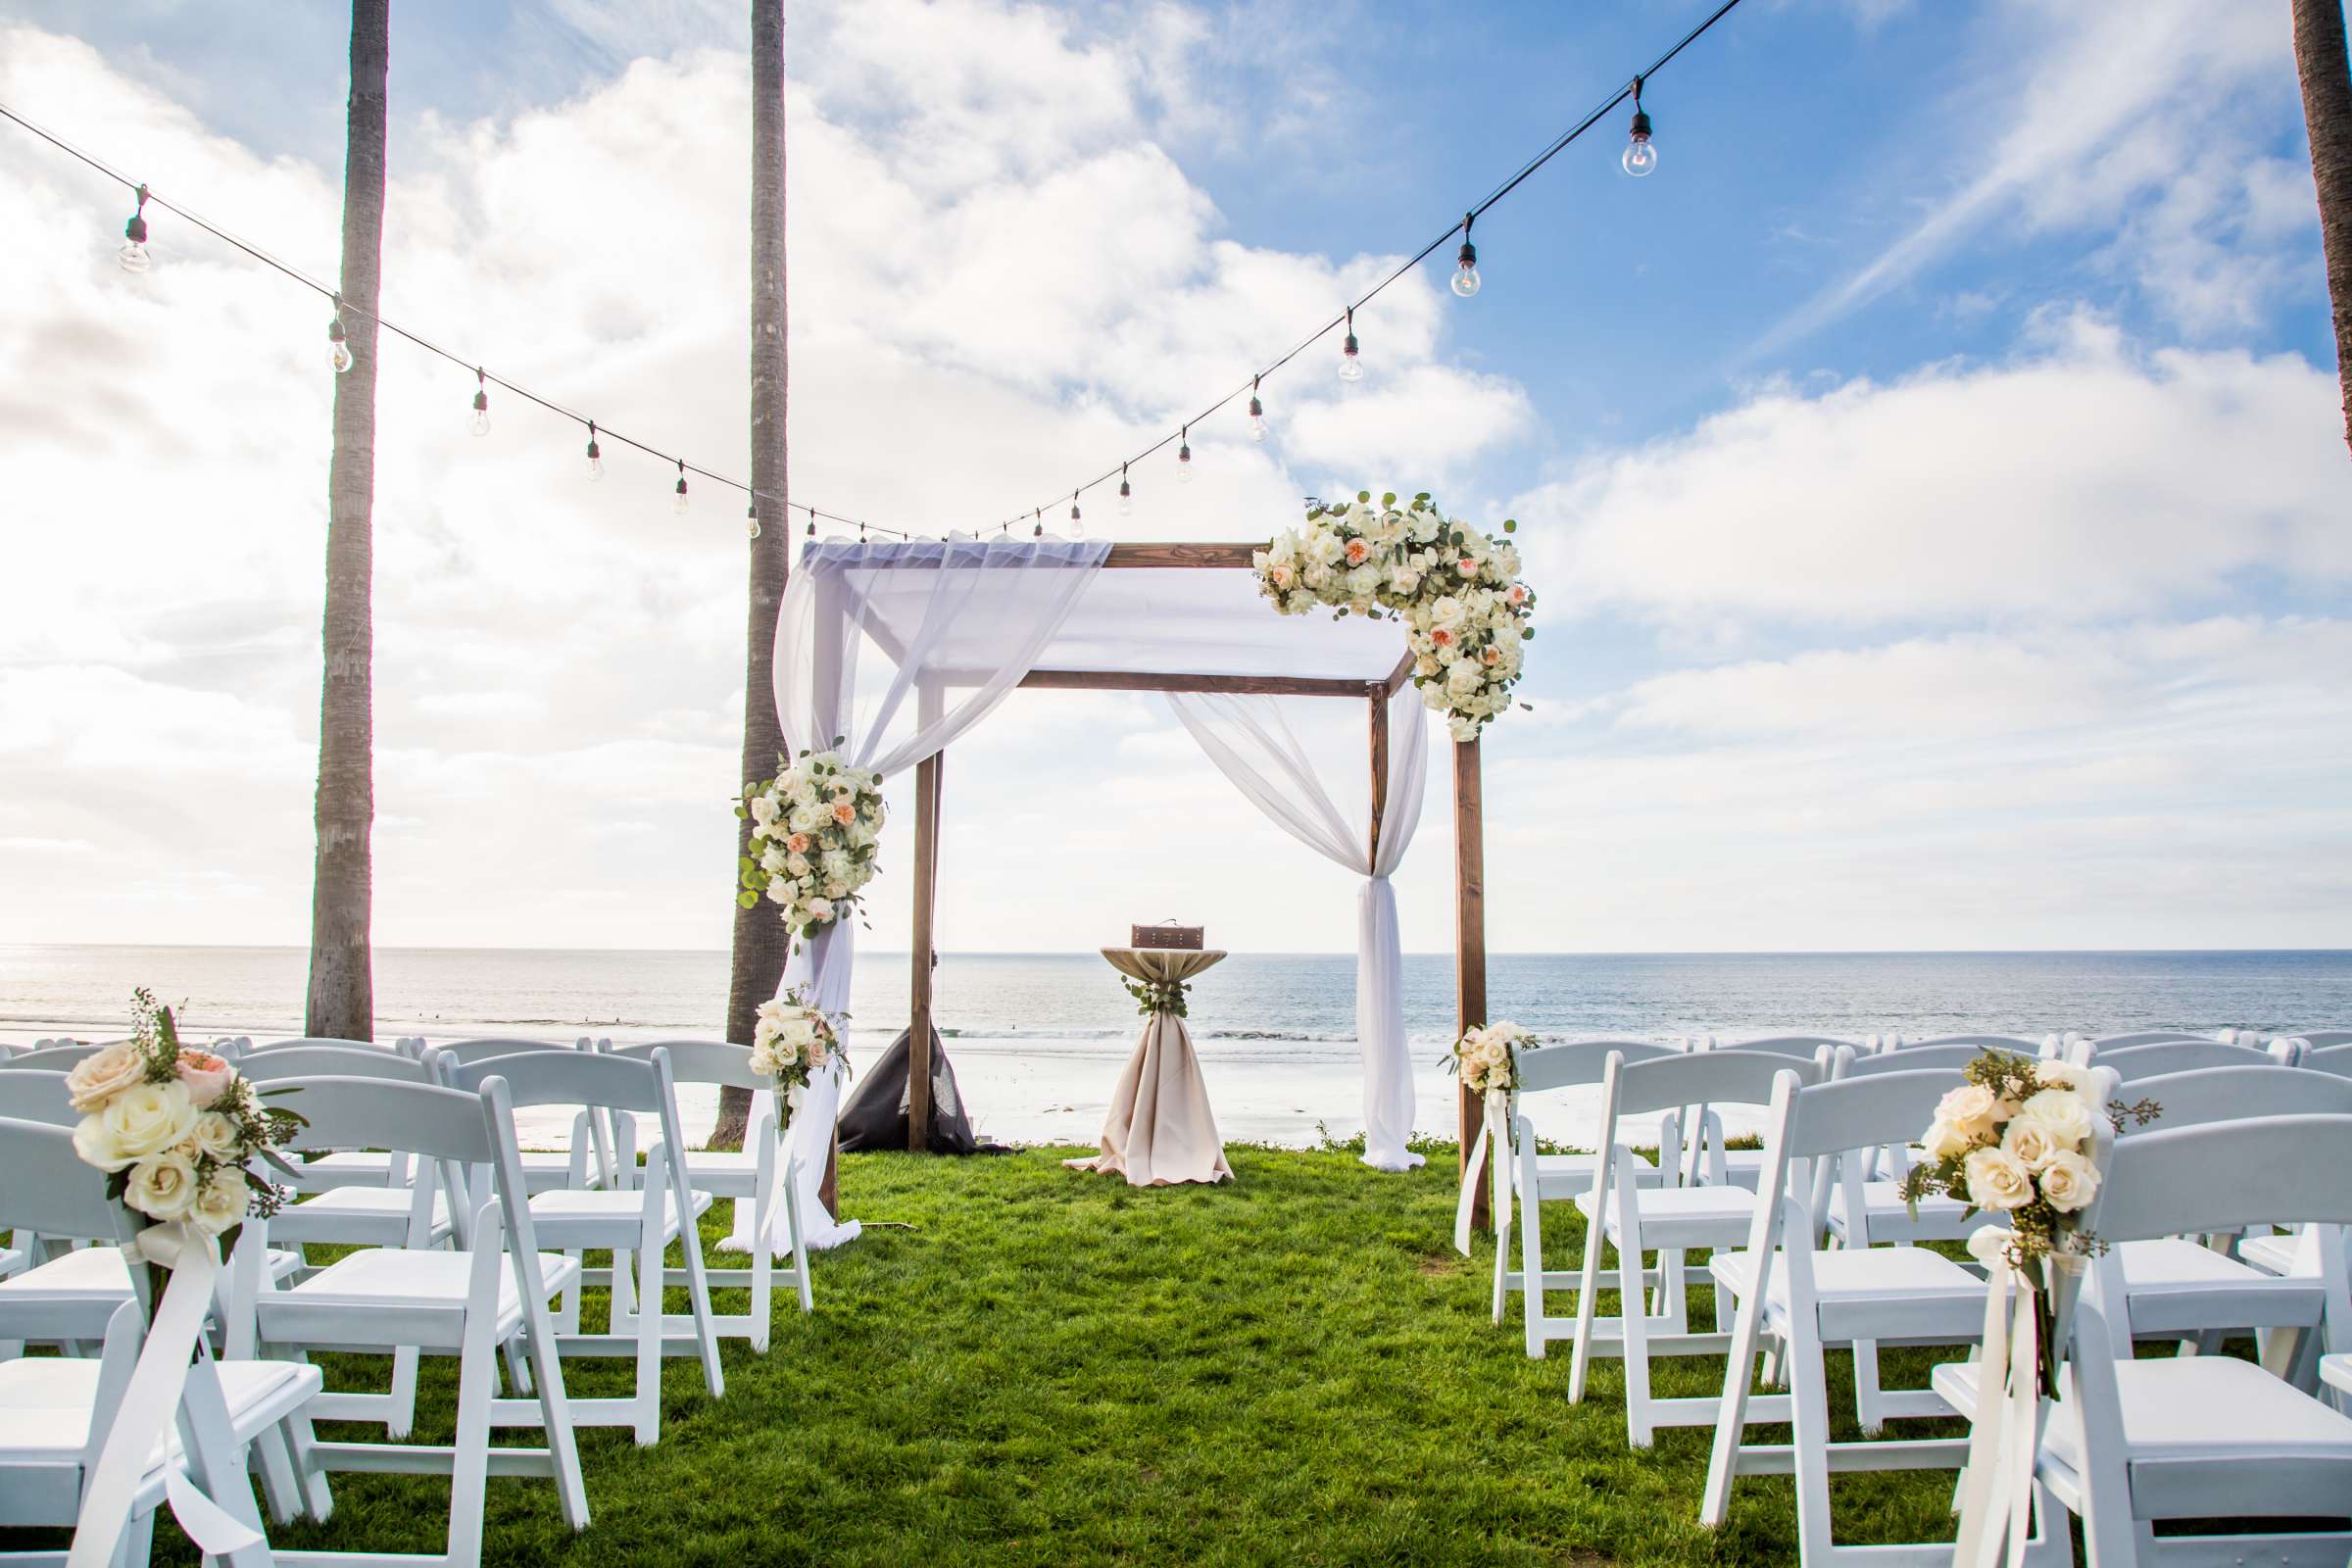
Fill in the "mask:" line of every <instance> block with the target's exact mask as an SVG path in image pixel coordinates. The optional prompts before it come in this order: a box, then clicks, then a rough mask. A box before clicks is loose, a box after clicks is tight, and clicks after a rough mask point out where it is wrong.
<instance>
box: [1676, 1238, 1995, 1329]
mask: <svg viewBox="0 0 2352 1568" xmlns="http://www.w3.org/2000/svg"><path fill="white" fill-rule="evenodd" d="M1707 1271H1708V1272H1709V1273H1710V1274H1712V1275H1714V1277H1715V1278H1716V1280H1717V1281H1718V1282H1719V1283H1720V1284H1722V1285H1723V1287H1724V1288H1725V1289H1727V1290H1729V1291H1731V1292H1732V1293H1733V1294H1734V1295H1735V1296H1740V1297H1745V1296H1747V1295H1748V1294H1750V1293H1751V1292H1752V1291H1753V1290H1754V1289H1755V1284H1754V1282H1755V1277H1756V1255H1755V1253H1754V1252H1752V1251H1749V1250H1746V1249H1744V1248H1743V1249H1741V1250H1739V1251H1737V1252H1717V1253H1715V1254H1714V1255H1713V1256H1712V1257H1710V1258H1708V1259H1707ZM1985 1289H1986V1286H1985V1282H1984V1281H1983V1280H1981V1279H1979V1278H1978V1277H1977V1276H1976V1275H1974V1274H1971V1273H1970V1272H1969V1271H1968V1270H1966V1269H1964V1268H1962V1267H1961V1266H1960V1265H1959V1264H1957V1263H1955V1262H1953V1261H1952V1260H1951V1259H1950V1258H1948V1257H1945V1256H1944V1255H1943V1254H1942V1253H1940V1252H1931V1251H1929V1250H1927V1249H1926V1248H1924V1247H1873V1248H1837V1249H1833V1250H1827V1251H1817V1252H1815V1253H1814V1254H1813V1291H1814V1296H1815V1298H1816V1299H1817V1300H1818V1302H1819V1311H1820V1318H1821V1337H1822V1339H1823V1341H1824V1342H1826V1343H1829V1344H1841V1343H1845V1342H1848V1341H1852V1340H1857V1339H1865V1340H1913V1339H1932V1340H1937V1341H1941V1342H1944V1343H1949V1344H1960V1343H1964V1342H1967V1341H1971V1340H1974V1339H1976V1338H1977V1337H1978V1336H1979V1335H1980V1334H1981V1333H1982V1332H1983V1330H1984V1326H1985ZM1764 1304H1765V1308H1766V1311H1767V1312H1768V1314H1770V1315H1771V1316H1772V1317H1773V1318H1775V1319H1777V1320H1782V1321H1785V1320H1786V1319H1787V1317H1788V1315H1789V1269H1788V1267H1787V1264H1786V1263H1785V1262H1783V1263H1781V1264H1777V1265H1776V1266H1775V1267H1774V1268H1773V1270H1772V1278H1771V1281H1770V1283H1769V1284H1768V1285H1767V1287H1766V1289H1765V1293H1764Z"/></svg>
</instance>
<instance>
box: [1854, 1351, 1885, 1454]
mask: <svg viewBox="0 0 2352 1568" xmlns="http://www.w3.org/2000/svg"><path fill="white" fill-rule="evenodd" d="M1854 1417H1855V1420H1856V1421H1857V1422H1858V1423H1859V1424H1860V1426H1861V1428H1862V1430H1863V1431H1864V1432H1865V1433H1867V1434H1869V1435H1870V1436H1871V1437H1874V1438H1875V1437H1877V1436H1878V1435H1879V1434H1880V1433H1882V1432H1884V1431H1886V1430H1887V1401H1886V1398H1885V1397H1884V1395H1883V1393H1882V1391H1881V1390H1880V1388H1879V1342H1878V1341H1876V1340H1856V1341H1854Z"/></svg>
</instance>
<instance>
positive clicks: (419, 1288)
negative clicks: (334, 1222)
mask: <svg viewBox="0 0 2352 1568" xmlns="http://www.w3.org/2000/svg"><path fill="white" fill-rule="evenodd" d="M578 1273H579V1265H578V1264H577V1263H575V1262H573V1261H572V1260H571V1259H570V1258H568V1257H565V1256H564V1255H563V1254H562V1253H561V1252H541V1253H540V1254H539V1278H540V1286H541V1289H542V1290H544V1291H545V1292H546V1295H547V1297H548V1299H551V1300H552V1299H554V1298H555V1297H556V1296H558V1295H559V1294H561V1293H562V1291H563V1290H564V1287H565V1286H566V1285H568V1284H569V1283H570V1282H571V1281H572V1279H573V1278H574V1277H575V1276H576V1275H577V1274H578ZM472 1280H473V1254H472V1253H470V1252H447V1251H438V1250H407V1249H402V1248H397V1247H378V1248H369V1249H368V1250H364V1251H358V1252H353V1253H351V1254H350V1255H348V1256H345V1257H340V1258H337V1259H336V1260H335V1261H334V1262H332V1263H329V1264H328V1265H327V1266H326V1267H324V1268H322V1269H320V1270H319V1272H318V1273H316V1274H314V1275H312V1276H311V1277H310V1278H309V1279H307V1280H304V1281H303V1282H302V1283H300V1284H299V1285H293V1286H289V1287H287V1288H286V1289H285V1290H283V1291H279V1292H275V1293H272V1294H266V1295H264V1296H263V1297H262V1299H261V1301H260V1303H259V1307H260V1312H261V1331H262V1338H263V1340H265V1341H269V1342H274V1341H276V1340H277V1339H278V1336H277V1335H275V1334H272V1333H271V1331H270V1325H271V1322H272V1320H273V1319H279V1320H282V1319H284V1318H285V1317H287V1316H289V1315H290V1314H291V1312H292V1311H293V1310H296V1309H301V1308H317V1307H332V1308H337V1309H341V1310H350V1309H367V1308H377V1309H383V1310H387V1311H392V1312H434V1313H450V1314H456V1315H460V1316H462V1315H463V1314H464V1312H465V1310H466V1298H467V1294H468V1292H469V1291H470V1290H471V1288H472ZM521 1322H522V1295H521V1290H520V1288H519V1287H518V1286H517V1285H516V1283H515V1259H514V1258H513V1257H503V1258H501V1259H500V1260H499V1271H498V1323H497V1335H498V1337H500V1338H504V1337H505V1336H506V1335H508V1334H510V1333H512V1332H514V1330H515V1328H516V1327H517V1326H519V1325H520V1323H521ZM355 1327H356V1325H355ZM318 1337H319V1336H317V1335H310V1336H302V1335H298V1336H295V1338H297V1339H302V1338H312V1339H316V1338H318Z"/></svg>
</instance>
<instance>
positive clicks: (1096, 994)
mask: <svg viewBox="0 0 2352 1568" xmlns="http://www.w3.org/2000/svg"><path fill="white" fill-rule="evenodd" d="M308 962H309V956H308V954H307V953H305V952H304V951H303V950H301V949H297V948H201V947H170V948H167V947H144V948H135V947H0V1041H6V1042H11V1043H15V1044H25V1043H27V1042H29V1041H31V1040H33V1039H35V1038H38V1037H42V1036H47V1035H55V1034H72V1035H75V1036H79V1037H81V1038H85V1039H86V1038H105V1037H111V1036H112V1035H113V1034H115V1033H117V1032H119V1031H120V1029H121V1028H122V1026H123V1020H124V1018H125V1016H126V1007H127V1004H128V1002H129V997H130V991H131V988H132V987H133V986H138V985H146V986H150V987H152V988H153V989H154V990H155V992H156V993H157V995H158V996H159V997H161V998H162V999H163V1000H165V1001H167V1002H170V1003H172V1004H173V1005H176V1006H178V1007H179V1008H180V1016H181V1018H182V1019H183V1021H184V1023H185V1025H186V1026H187V1028H188V1029H189V1031H190V1032H191V1033H192V1034H247V1035H254V1036H257V1037H261V1036H268V1035H284V1034H297V1033H299V1032H300V1025H301V1021H302V1000H303V987H304V977H305V974H306V972H307V968H308ZM907 979H908V959H907V955H906V954H904V953H886V952H867V953H860V954H859V955H858V977H857V984H856V987H855V989H854V992H853V996H852V1007H851V1059H852V1063H853V1066H856V1065H859V1064H862V1063H863V1062H866V1061H870V1060H871V1059H872V1058H873V1056H874V1054H877V1053H878V1052H879V1051H880V1050H881V1049H882V1047H883V1046H884V1045H886V1044H887V1043H888V1041H889V1040H890V1038H891V1036H893V1035H894V1034H896V1033H897V1032H898V1031H899V1030H900V1029H902V1028H904V1027H905V1025H906V1017H907ZM726 981H727V960H726V955H724V954H722V953H679V952H554V951H537V950H495V949H418V948H386V949H378V950H377V952H376V955H375V985H376V1008H377V1024H376V1032H377V1034H378V1035H379V1036H389V1035H423V1036H425V1037H427V1038H429V1039H436V1040H452V1039H461V1038H465V1037H466V1036H472V1035H485V1034H500V1035H507V1034H520V1035H532V1036H547V1037H550V1038H564V1039H568V1038H571V1037H574V1036H577V1035H581V1034H591V1035H597V1036H609V1037H611V1038H613V1039H614V1040H620V1041H628V1040H649V1039H660V1038H663V1037H678V1036H703V1037H710V1036H713V1035H715V1034H716V1033H717V1032H718V1030H719V1028H720V1025H721V1022H722V1013H723V1010H724V1005H725V998H726ZM936 990H937V1002H936V1005H935V1009H936V1014H937V1017H938V1021H939V1023H940V1026H941V1029H942V1031H943V1033H944V1034H945V1035H946V1036H947V1039H948V1051H949V1055H950V1057H951V1059H952V1060H953V1061H954V1062H955V1064H956V1073H957V1078H958V1083H959V1085H960V1087H961V1089H962V1092H963V1096H964V1099H965V1101H966V1102H967V1103H968V1104H969V1106H970V1108H971V1111H972V1114H973V1118H974V1120H975V1121H976V1122H977V1123H978V1124H979V1126H980V1128H981V1129H982V1131H983V1132H985V1133H987V1134H988V1135H990V1136H993V1137H996V1138H999V1139H1002V1140H1005V1141H1006V1142H1018V1143H1046V1142H1058V1143H1079V1144H1088V1143H1092V1142H1093V1141H1094V1137H1095V1134H1096V1132H1097V1130H1098V1129H1099V1128H1100V1126H1101V1122H1102V1117H1103V1108H1104V1106H1105V1103H1106V1102H1107V1099H1108V1096H1109V1093H1110V1089H1111V1086H1112V1084H1113V1082H1114V1081H1115V1079H1116V1078H1117V1076H1118V1067H1119V1063H1120V1062H1122V1061H1123V1060H1124V1059H1125V1058H1126V1055H1127V1054H1128V1051H1129V1049H1130V1047H1131V1044H1132V1042H1133V1040H1134V1038H1135V1034H1136V1029H1137V1026H1138V1023H1139V1020H1138V1019H1137V1017H1136V1014H1135V1007H1134V1004H1133V1003H1132V1002H1130V1001H1129V1000H1128V998H1127V995H1126V993H1125V992H1124V991H1122V990H1121V989H1120V988H1119V985H1118V977H1117V975H1116V974H1115V973H1114V972H1113V971H1112V970H1111V969H1110V967H1109V966H1108V965H1107V964H1105V963H1104V962H1103V959H1102V957H1101V956H1099V955H1096V954H950V955H944V956H942V957H941V960H940V967H939V972H938V978H937V987H936ZM1488 994H1489V999H1490V1006H1489V1012H1490V1015H1491V1016H1493V1017H1496V1018H1506V1017H1507V1018H1511V1019H1514V1020H1516V1021H1517V1022H1519V1023H1521V1024H1524V1025H1526V1026H1527V1027H1528V1028H1530V1029H1533V1030H1535V1031H1536V1032H1537V1033H1538V1034H1540V1035H1544V1036H1546V1037H1551V1038H1560V1039H1569V1038H1577V1037H1583V1036H1596V1035H1598V1036H1621V1037H1628V1038H1633V1039H1669V1038H1676V1037H1682V1036H1690V1035H1696V1034H1714V1035H1717V1036H1719V1037H1721V1038H1726V1039H1733V1038H1739V1037H1741V1036H1747V1035H1757V1034H1768V1033H1774V1034H1777V1033H1807V1034H1828V1035H1835V1036H1839V1037H1843V1038H1856V1039H1858V1038H1860V1037H1861V1036H1864V1035H1869V1034H1884V1033H1888V1032H1892V1033H1897V1034H1902V1035H1908V1036H1914V1037H1917V1036H1923V1035H1938V1034H1957V1033H1992V1034H2012V1035H2021V1036H2025V1037H2027V1038H2030V1039H2038V1038H2039V1037H2040V1036H2041V1035H2043V1034H2045V1033H2047V1032H2050V1031H2053V1030H2066V1029H2079V1030H2082V1031H2083V1032H2085V1033H2090V1034H2115V1033H2121V1032H2124V1031H2127V1030H2136V1029H2175V1028H2177V1029H2188V1030H2196V1031H2199V1032H2204V1031H2210V1030H2215V1029H2221V1028H2242V1029H2257V1030H2261V1031H2263V1032H2265V1033H2292V1032H2295V1031H2298V1030H2302V1029H2317V1028H2324V1027H2339V1028H2340V1027H2352V952H2342V951H2329V952H2216V953H1906V954H1886V953H1872V954H1641V955H1624V954H1616V955H1599V954H1593V955H1586V954H1576V955H1533V954H1501V955H1495V956H1493V957H1492V958H1490V960H1489V973H1488ZM1405 1014H1406V1027H1407V1029H1408V1031H1409V1034H1410V1038H1411V1049H1412V1054H1413V1060H1414V1067H1415V1079H1416V1087H1417V1091H1418V1098H1419V1114H1418V1115H1417V1117H1416V1125H1417V1126H1418V1127H1419V1128H1420V1129H1421V1130H1423V1131H1427V1132H1431V1133H1440V1134H1449V1133H1450V1131H1451V1127H1452V1115H1453V1110H1452V1101H1453V1094H1452V1085H1451V1082H1450V1080H1449V1079H1448V1078H1447V1077H1446V1073H1445V1070H1444V1067H1443V1065H1442V1060H1443V1057H1444V1054H1445V1051H1446V1043H1447V1041H1448V1040H1449V1039H1450V1035H1451V1029H1452V1023H1453V963H1452V959H1451V957H1450V956H1446V955H1414V956H1407V958H1406V959H1405ZM1190 1024H1191V1029H1192V1033H1193V1036H1194V1039H1195V1041H1196V1043H1197V1045H1198V1047H1199V1049H1200V1054H1201V1062H1202V1070H1203V1073H1204V1074H1205V1076H1206V1077H1207V1079H1208V1084H1209V1091H1210V1095H1211V1098H1212V1100H1213V1102H1214V1103H1215V1105H1216V1108H1217V1113H1218V1118H1219V1124H1220V1126H1221V1128H1222V1129H1223V1131H1224V1132H1225V1134H1226V1136H1227V1137H1229V1138H1236V1139H1251V1140H1259V1141H1265V1142H1274V1143H1291V1144H1297V1143H1302V1142H1311V1141H1313V1140H1314V1139H1315V1138H1316V1137H1318V1136H1320V1135H1321V1134H1322V1133H1325V1132H1328V1133H1330V1134H1331V1135H1333V1136H1339V1137H1346V1136H1349V1135H1351V1134H1353V1133H1354V1132H1357V1131H1360V1130H1361V1127H1362V1120H1361V1112H1360V1095H1361V1090H1360V1074H1359V1072H1358V1070H1357V1066H1356V1053H1355V1044H1354V1034H1355V960H1354V958H1353V956H1349V955H1313V954H1236V955H1234V956H1231V957H1228V958H1227V959H1226V960H1225V961H1224V962H1223V963H1221V964H1219V965H1217V966H1216V967H1215V968H1213V969H1211V970H1209V971H1208V972H1207V973H1206V974H1204V975H1202V976H1201V979H1200V980H1199V981H1198V982H1197V983H1196V984H1195V986H1194V989H1193V995H1192V1013H1191V1019H1190ZM1588 1108H1589V1107H1586V1106H1583V1105H1580V1104H1579V1103H1577V1102H1576V1101H1575V1100H1574V1098H1573V1097H1563V1099H1562V1103H1561V1105H1560V1106H1559V1107H1558V1109H1556V1110H1555V1111H1552V1112H1550V1113H1549V1115H1550V1116H1551V1117H1552V1118H1553V1119H1552V1120H1551V1121H1550V1123H1549V1124H1548V1125H1545V1126H1544V1131H1546V1132H1548V1133H1554V1134H1556V1135H1558V1136H1562V1137H1567V1138H1571V1139H1579V1138H1580V1135H1584V1134H1587V1133H1589V1128H1588V1127H1587V1125H1586V1122H1585V1114H1586V1111H1587V1109H1588ZM686 1109H687V1110H688V1113H689V1119H690V1120H697V1121H699V1120H701V1119H703V1118H705V1117H707V1115H708V1114H709V1107H708V1106H706V1105H701V1104H690V1105H688V1106H687V1107H686Z"/></svg>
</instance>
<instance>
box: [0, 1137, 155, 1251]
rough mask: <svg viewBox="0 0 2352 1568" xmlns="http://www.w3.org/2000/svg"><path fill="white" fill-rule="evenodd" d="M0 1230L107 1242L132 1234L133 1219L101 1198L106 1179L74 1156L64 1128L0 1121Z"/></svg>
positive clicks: (135, 1221)
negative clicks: (4, 1176)
mask: <svg viewBox="0 0 2352 1568" xmlns="http://www.w3.org/2000/svg"><path fill="white" fill-rule="evenodd" d="M0 1171H6V1172H7V1173H8V1179H7V1180H6V1181H4V1182H0V1229H5V1228H10V1227H15V1228H18V1229H23V1230H28V1231H36V1232H38V1233H39V1234H41V1235H43V1236H70V1237H73V1238H76V1239H86V1240H92V1241H108V1242H122V1241H128V1240H129V1239H130V1238H131V1237H132V1236H134V1235H136V1234H137V1233H138V1221H137V1217H136V1216H135V1215H133V1214H132V1213H131V1212H130V1211H129V1210H128V1209H126V1208H124V1207H123V1205H122V1204H120V1203H117V1202H115V1201H112V1200H111V1199H109V1198H108V1197H107V1196H106V1173H105V1172H104V1171H102V1170H100V1169H98V1168H97V1167H96V1166H94V1165H87V1164H84V1163H83V1162H82V1158H81V1156H80V1155H79V1154H77V1153H75V1152H73V1129H72V1128H70V1127H61V1126H59V1125H57V1124H56V1123H54V1122H39V1121H25V1120H21V1119H19V1118H16V1117H13V1116H0Z"/></svg>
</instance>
